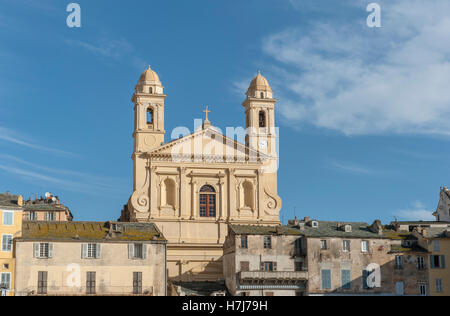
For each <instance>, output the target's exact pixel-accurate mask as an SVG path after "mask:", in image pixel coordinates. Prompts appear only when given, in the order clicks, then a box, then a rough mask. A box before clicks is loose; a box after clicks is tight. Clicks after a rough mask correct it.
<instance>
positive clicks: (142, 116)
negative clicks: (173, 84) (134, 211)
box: [132, 66, 166, 190]
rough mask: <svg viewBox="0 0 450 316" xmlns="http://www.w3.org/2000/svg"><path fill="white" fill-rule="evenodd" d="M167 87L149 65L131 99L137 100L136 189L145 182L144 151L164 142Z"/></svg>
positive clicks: (135, 130)
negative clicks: (165, 88)
mask: <svg viewBox="0 0 450 316" xmlns="http://www.w3.org/2000/svg"><path fill="white" fill-rule="evenodd" d="M165 99H166V95H165V94H164V87H163V86H162V84H161V81H160V80H159V77H158V75H157V73H156V72H155V71H153V70H152V69H151V68H150V66H148V69H147V70H145V71H144V72H143V73H142V75H141V77H140V79H139V82H138V83H137V85H136V88H135V93H134V95H133V98H132V101H133V103H134V133H133V138H134V150H133V157H132V158H133V161H134V181H133V186H134V190H136V189H137V188H140V187H141V186H142V185H143V184H144V181H145V177H144V175H145V174H146V169H145V168H146V160H145V159H144V158H143V157H142V154H143V153H146V152H149V151H151V150H153V149H155V148H157V147H159V146H161V145H162V144H164V135H165V133H166V131H165V130H164V101H165Z"/></svg>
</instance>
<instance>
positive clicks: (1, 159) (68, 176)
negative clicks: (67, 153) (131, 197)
mask: <svg viewBox="0 0 450 316" xmlns="http://www.w3.org/2000/svg"><path fill="white" fill-rule="evenodd" d="M0 170H3V171H4V172H7V173H10V174H14V175H17V176H19V177H21V178H23V179H25V180H28V181H32V182H33V181H34V182H35V181H36V180H37V181H40V182H44V183H46V185H49V186H50V185H56V188H58V189H59V188H64V189H66V190H69V191H76V192H82V193H87V194H90V195H99V194H106V193H108V194H119V193H120V192H123V190H124V187H123V186H122V185H121V184H119V183H122V182H123V181H119V180H118V179H114V178H111V177H99V176H95V175H92V174H86V173H83V172H80V171H74V170H69V169H58V168H50V167H46V166H43V165H38V164H35V163H31V162H28V161H26V160H23V159H21V158H18V157H15V156H12V155H5V154H0Z"/></svg>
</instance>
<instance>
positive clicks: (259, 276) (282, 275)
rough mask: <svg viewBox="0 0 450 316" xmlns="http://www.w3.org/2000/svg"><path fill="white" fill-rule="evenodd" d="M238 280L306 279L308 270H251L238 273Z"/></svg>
mask: <svg viewBox="0 0 450 316" xmlns="http://www.w3.org/2000/svg"><path fill="white" fill-rule="evenodd" d="M239 274H240V275H239V277H240V280H242V281H250V280H261V281H264V280H277V281H304V280H307V279H308V271H270V272H268V271H251V272H243V271H241V272H240V273H239Z"/></svg>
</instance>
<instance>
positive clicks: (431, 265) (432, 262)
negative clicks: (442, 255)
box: [430, 256, 436, 269]
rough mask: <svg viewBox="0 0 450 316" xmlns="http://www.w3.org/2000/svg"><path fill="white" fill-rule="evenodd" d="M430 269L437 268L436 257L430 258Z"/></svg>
mask: <svg viewBox="0 0 450 316" xmlns="http://www.w3.org/2000/svg"><path fill="white" fill-rule="evenodd" d="M430 267H431V269H434V268H436V267H435V265H434V256H430Z"/></svg>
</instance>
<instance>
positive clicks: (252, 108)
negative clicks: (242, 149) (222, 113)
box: [243, 71, 277, 158]
mask: <svg viewBox="0 0 450 316" xmlns="http://www.w3.org/2000/svg"><path fill="white" fill-rule="evenodd" d="M246 95H247V99H246V100H245V101H244V103H243V106H244V107H245V122H246V123H245V127H246V129H247V137H246V145H247V147H250V148H252V149H255V150H258V151H260V152H262V153H264V154H266V155H269V156H272V157H273V158H276V157H277V148H276V137H277V135H276V130H275V103H276V102H277V100H276V99H274V98H273V91H272V88H271V87H270V85H269V82H268V81H267V79H266V78H265V77H264V76H262V75H261V72H259V71H258V75H257V76H256V77H255V78H254V79H253V80H252V82H251V84H250V87H249V88H248V91H247V93H246Z"/></svg>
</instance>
